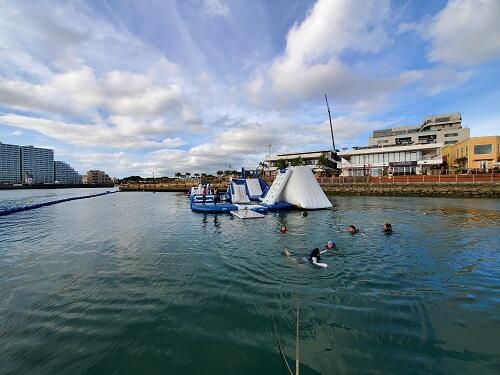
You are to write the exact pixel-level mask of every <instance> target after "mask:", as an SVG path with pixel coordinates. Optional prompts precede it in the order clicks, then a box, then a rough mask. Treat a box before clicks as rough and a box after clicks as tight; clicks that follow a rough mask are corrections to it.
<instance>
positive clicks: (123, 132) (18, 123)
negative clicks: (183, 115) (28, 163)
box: [0, 114, 183, 149]
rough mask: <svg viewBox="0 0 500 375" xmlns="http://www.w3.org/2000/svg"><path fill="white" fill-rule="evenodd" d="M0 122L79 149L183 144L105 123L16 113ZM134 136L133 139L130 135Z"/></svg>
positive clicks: (0, 119)
mask: <svg viewBox="0 0 500 375" xmlns="http://www.w3.org/2000/svg"><path fill="white" fill-rule="evenodd" d="M0 122H2V123H3V124H5V125H9V126H13V127H17V128H21V129H25V130H31V131H36V132H39V133H41V134H43V135H45V136H47V137H50V138H53V139H56V140H59V141H61V142H65V143H68V144H71V145H75V146H79V147H116V148H124V149H127V148H129V149H136V148H151V147H156V148H160V147H164V146H165V145H169V146H180V145H182V144H183V141H182V140H181V139H180V138H178V137H176V138H164V139H159V140H158V139H156V137H151V136H150V134H151V133H154V132H147V131H146V132H145V131H144V129H147V128H146V127H142V128H139V131H134V130H133V131H130V128H128V127H127V126H120V125H115V126H112V125H108V124H76V123H68V122H63V121H55V120H49V119H45V118H37V117H29V116H23V115H16V114H7V115H0ZM131 135H133V136H131Z"/></svg>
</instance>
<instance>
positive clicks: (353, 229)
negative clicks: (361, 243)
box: [347, 224, 359, 234]
mask: <svg viewBox="0 0 500 375" xmlns="http://www.w3.org/2000/svg"><path fill="white" fill-rule="evenodd" d="M347 231H348V232H349V234H356V233H358V232H359V229H358V228H356V227H355V226H354V225H352V224H351V225H349V227H347Z"/></svg>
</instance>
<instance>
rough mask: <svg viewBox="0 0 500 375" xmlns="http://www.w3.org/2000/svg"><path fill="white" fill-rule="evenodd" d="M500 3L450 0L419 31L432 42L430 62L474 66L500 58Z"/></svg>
mask: <svg viewBox="0 0 500 375" xmlns="http://www.w3.org/2000/svg"><path fill="white" fill-rule="evenodd" d="M499 20H500V2H499V1H498V0H450V1H448V3H447V5H446V7H445V8H444V9H443V10H441V11H440V12H439V13H438V14H437V15H436V16H435V17H434V18H432V19H431V20H430V21H427V22H424V23H423V24H422V25H421V26H420V27H419V30H420V32H421V33H422V35H423V36H424V37H425V38H426V39H428V40H430V44H431V45H430V51H429V53H428V55H427V56H428V58H429V60H430V61H433V62H435V61H441V62H444V63H447V64H457V65H474V64H480V63H483V62H486V61H489V60H492V59H494V58H497V57H498V56H500V22H499Z"/></svg>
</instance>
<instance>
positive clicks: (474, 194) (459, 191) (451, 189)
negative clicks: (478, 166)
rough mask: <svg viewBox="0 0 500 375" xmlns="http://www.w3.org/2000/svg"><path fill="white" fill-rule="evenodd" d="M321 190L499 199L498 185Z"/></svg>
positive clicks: (361, 186)
mask: <svg viewBox="0 0 500 375" xmlns="http://www.w3.org/2000/svg"><path fill="white" fill-rule="evenodd" d="M321 187H322V188H323V190H324V191H325V192H326V193H328V194H332V195H382V196H411V197H451V198H500V184H499V183H458V184H450V183H436V184H432V183H423V184H418V183H412V184H373V183H357V184H330V183H322V184H321Z"/></svg>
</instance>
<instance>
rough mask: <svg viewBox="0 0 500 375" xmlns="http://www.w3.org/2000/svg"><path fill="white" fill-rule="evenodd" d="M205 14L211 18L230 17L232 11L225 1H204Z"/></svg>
mask: <svg viewBox="0 0 500 375" xmlns="http://www.w3.org/2000/svg"><path fill="white" fill-rule="evenodd" d="M203 12H204V13H205V14H206V15H207V16H209V17H216V16H219V17H228V16H229V13H230V12H231V10H230V9H229V5H227V4H226V2H225V0H203Z"/></svg>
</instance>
